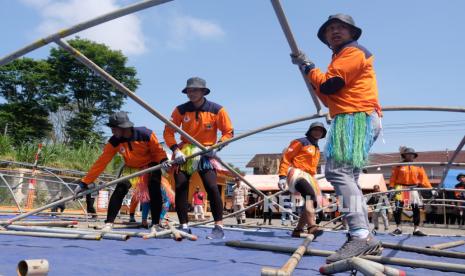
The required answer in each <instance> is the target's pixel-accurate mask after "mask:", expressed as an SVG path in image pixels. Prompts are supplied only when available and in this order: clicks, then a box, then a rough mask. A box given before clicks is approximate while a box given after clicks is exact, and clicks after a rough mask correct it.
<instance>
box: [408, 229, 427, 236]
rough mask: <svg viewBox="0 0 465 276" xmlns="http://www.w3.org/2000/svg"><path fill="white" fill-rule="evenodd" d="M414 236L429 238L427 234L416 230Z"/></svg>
mask: <svg viewBox="0 0 465 276" xmlns="http://www.w3.org/2000/svg"><path fill="white" fill-rule="evenodd" d="M412 235H414V236H418V237H425V236H428V235H427V234H425V233H424V232H422V231H421V230H415V231H413V234H412Z"/></svg>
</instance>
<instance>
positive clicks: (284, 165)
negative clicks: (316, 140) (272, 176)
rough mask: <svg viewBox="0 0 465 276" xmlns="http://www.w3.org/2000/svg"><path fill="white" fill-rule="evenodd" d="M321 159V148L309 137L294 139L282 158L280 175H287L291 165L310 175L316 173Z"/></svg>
mask: <svg viewBox="0 0 465 276" xmlns="http://www.w3.org/2000/svg"><path fill="white" fill-rule="evenodd" d="M319 161H320V149H319V148H318V147H316V146H314V145H313V144H312V143H311V142H310V141H309V140H308V139H307V138H300V139H296V140H293V141H292V142H291V144H290V145H289V147H288V148H287V149H286V151H285V152H284V153H283V156H282V158H281V164H280V165H279V175H280V176H286V175H287V171H288V169H289V166H292V167H294V168H297V169H300V170H302V171H304V172H306V173H309V174H310V175H315V174H316V168H317V166H318V162H319Z"/></svg>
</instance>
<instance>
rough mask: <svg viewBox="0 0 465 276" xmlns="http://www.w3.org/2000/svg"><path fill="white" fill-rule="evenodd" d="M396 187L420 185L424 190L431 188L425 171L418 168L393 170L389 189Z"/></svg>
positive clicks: (395, 168) (396, 168) (408, 167)
mask: <svg viewBox="0 0 465 276" xmlns="http://www.w3.org/2000/svg"><path fill="white" fill-rule="evenodd" d="M396 185H404V186H413V185H418V186H420V187H423V188H431V183H430V182H429V179H428V176H427V175H426V172H425V169H423V167H418V166H396V167H394V168H392V174H391V179H390V180H389V187H391V188H394V187H395V186H396Z"/></svg>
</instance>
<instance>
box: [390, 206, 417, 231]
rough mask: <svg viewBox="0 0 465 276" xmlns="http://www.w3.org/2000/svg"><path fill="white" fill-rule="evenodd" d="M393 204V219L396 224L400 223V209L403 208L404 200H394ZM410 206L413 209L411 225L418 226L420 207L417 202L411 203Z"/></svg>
mask: <svg viewBox="0 0 465 276" xmlns="http://www.w3.org/2000/svg"><path fill="white" fill-rule="evenodd" d="M395 204H396V205H395V206H396V208H395V210H394V220H395V221H396V224H397V225H400V223H401V222H400V219H401V216H402V210H403V209H404V202H403V201H399V200H396V202H395ZM411 207H412V211H413V225H415V226H418V225H420V207H419V206H418V204H411Z"/></svg>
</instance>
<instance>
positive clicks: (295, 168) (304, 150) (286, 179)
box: [278, 122, 326, 238]
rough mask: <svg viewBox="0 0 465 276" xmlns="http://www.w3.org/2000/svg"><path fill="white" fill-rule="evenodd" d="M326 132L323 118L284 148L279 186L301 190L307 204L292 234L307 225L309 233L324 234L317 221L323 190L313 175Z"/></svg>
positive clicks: (299, 191)
mask: <svg viewBox="0 0 465 276" xmlns="http://www.w3.org/2000/svg"><path fill="white" fill-rule="evenodd" d="M325 136H326V128H325V127H324V125H323V124H322V123H320V122H315V123H312V124H311V125H310V128H309V129H308V131H307V132H306V133H305V137H303V138H300V139H296V140H293V141H292V142H291V144H290V145H289V147H288V148H287V149H286V150H285V151H284V153H283V156H282V158H281V163H280V165H279V182H278V186H279V188H280V189H281V190H284V189H285V188H286V186H288V188H289V191H290V192H291V193H300V195H301V196H302V197H303V198H304V200H305V208H304V211H303V213H302V214H301V216H300V219H299V222H298V223H297V226H296V227H295V229H294V231H292V236H293V237H296V238H300V234H302V233H304V230H303V229H304V227H305V225H307V233H308V234H312V235H313V236H314V237H315V238H316V237H318V236H320V235H321V234H323V230H321V229H319V228H318V225H317V224H316V214H315V207H317V206H318V204H317V203H318V201H319V200H321V191H320V187H319V186H318V182H317V181H316V179H315V178H314V175H315V174H316V168H317V166H318V162H319V161H320V148H319V147H318V140H320V139H322V138H324V137H325Z"/></svg>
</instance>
